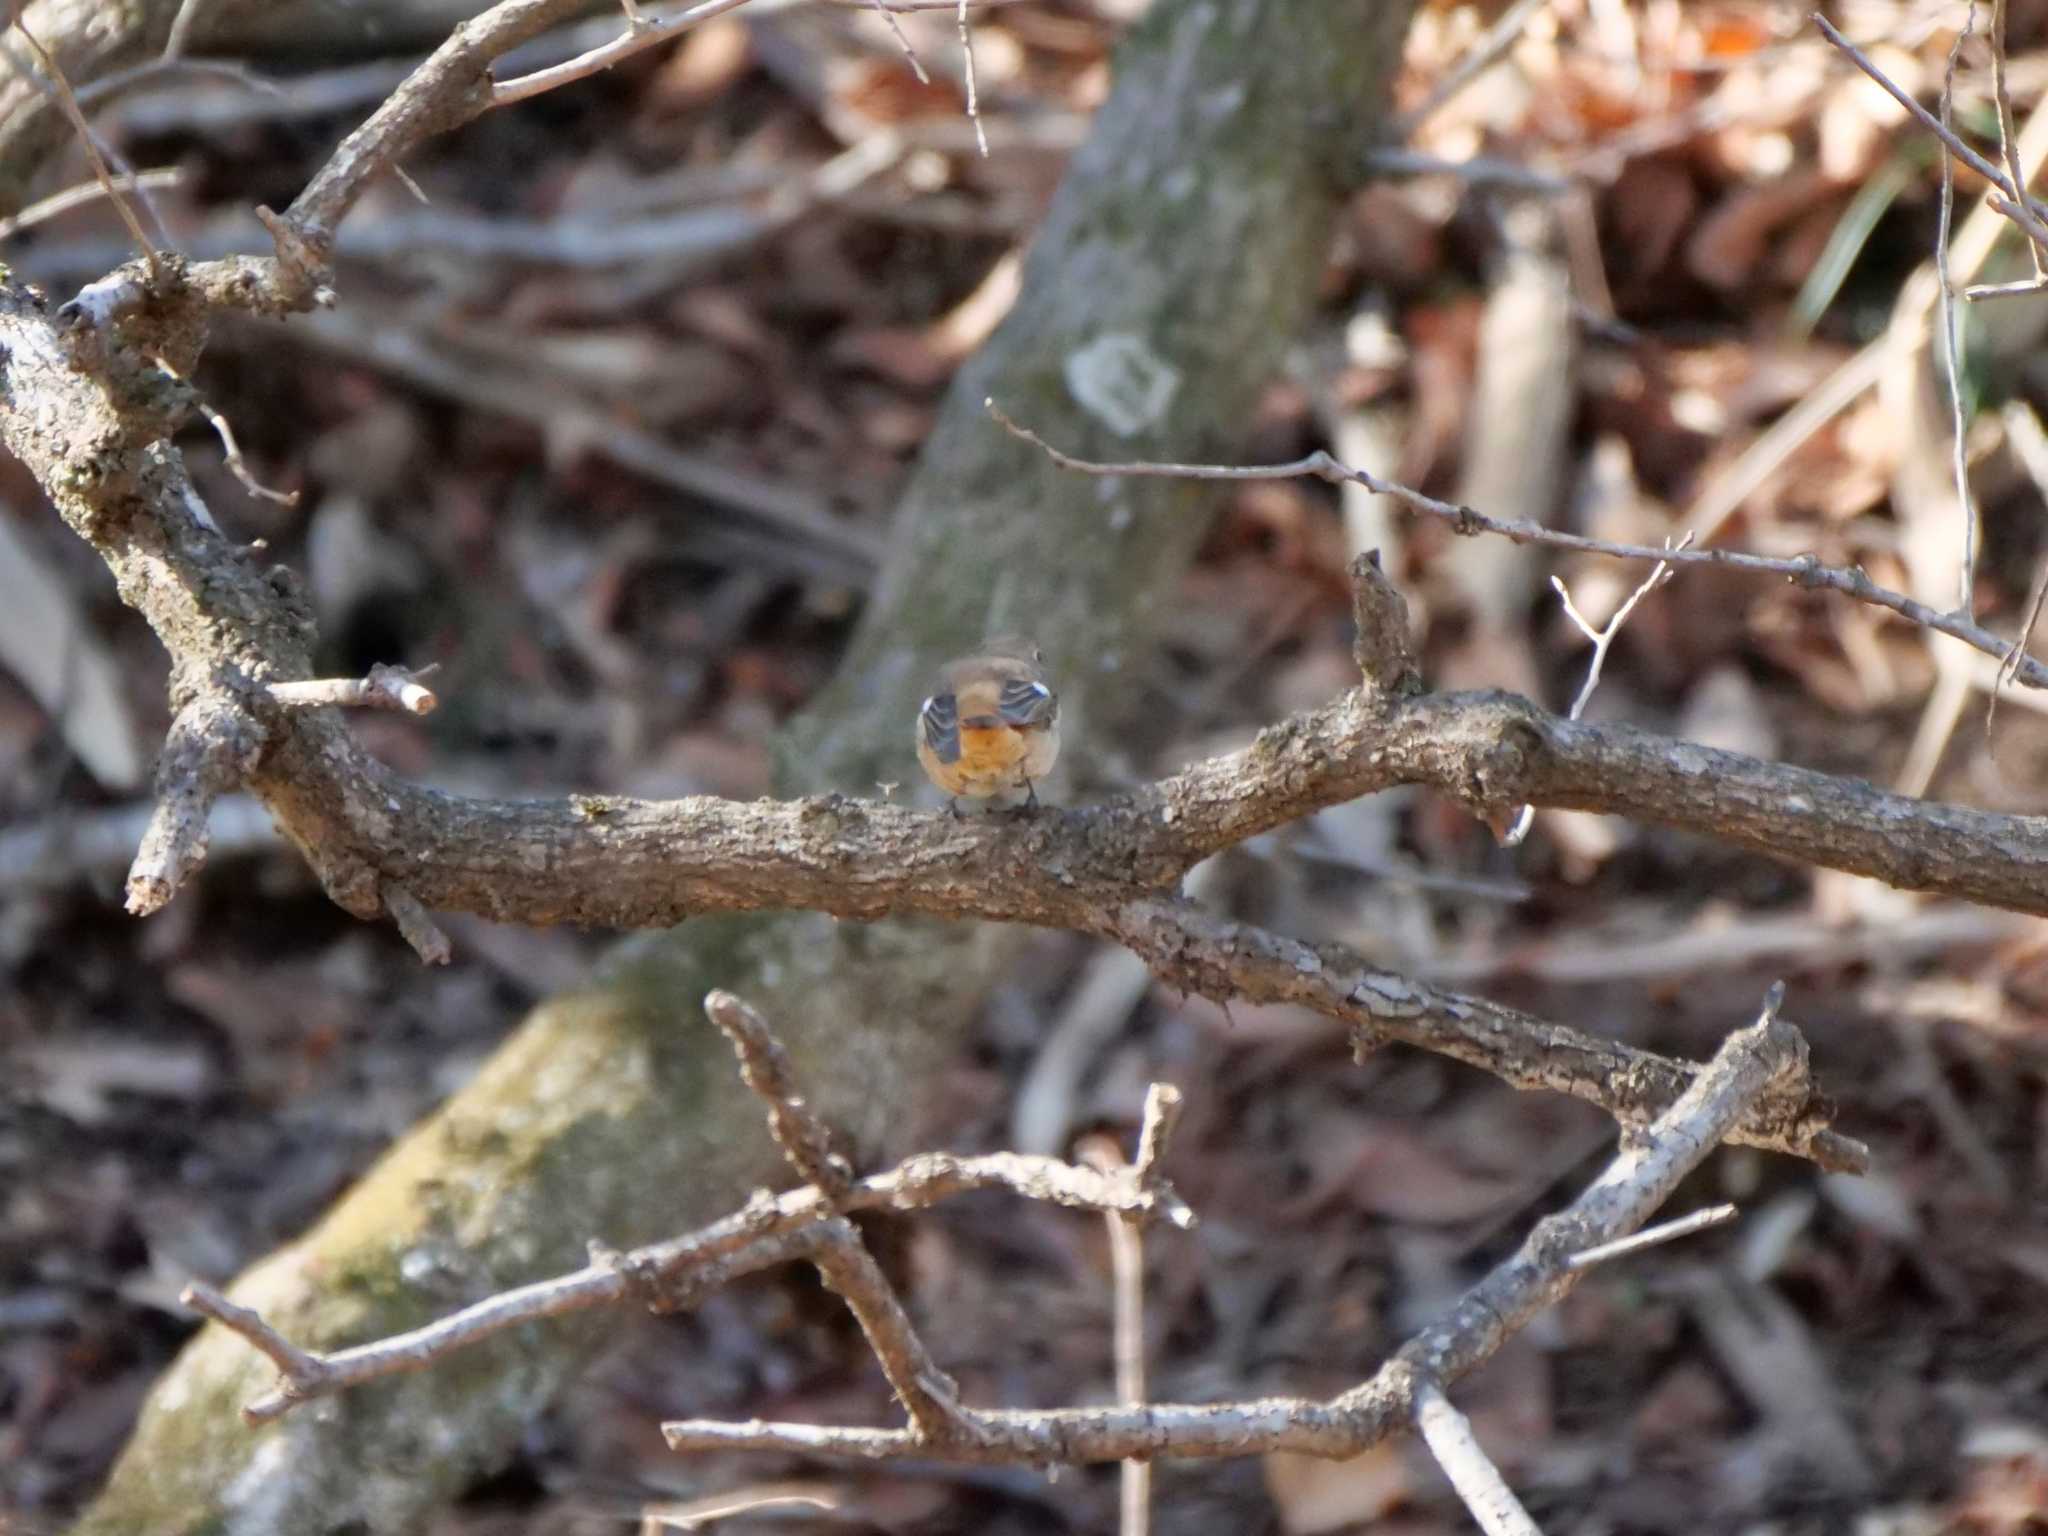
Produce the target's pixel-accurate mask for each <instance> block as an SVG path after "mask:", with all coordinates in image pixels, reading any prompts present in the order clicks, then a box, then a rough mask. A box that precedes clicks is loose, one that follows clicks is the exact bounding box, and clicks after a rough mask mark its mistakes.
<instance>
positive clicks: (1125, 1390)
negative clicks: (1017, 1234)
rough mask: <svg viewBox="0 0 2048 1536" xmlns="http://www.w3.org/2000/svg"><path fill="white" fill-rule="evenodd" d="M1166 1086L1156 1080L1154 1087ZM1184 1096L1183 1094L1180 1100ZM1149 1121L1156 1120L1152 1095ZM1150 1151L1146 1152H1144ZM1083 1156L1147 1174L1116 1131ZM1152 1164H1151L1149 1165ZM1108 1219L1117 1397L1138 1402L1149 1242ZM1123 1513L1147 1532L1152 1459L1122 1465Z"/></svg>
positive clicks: (1135, 1229) (1123, 1529) (1127, 1527)
mask: <svg viewBox="0 0 2048 1536" xmlns="http://www.w3.org/2000/svg"><path fill="white" fill-rule="evenodd" d="M1159 1090H1160V1085H1159V1084H1154V1085H1153V1093H1154V1094H1155V1095H1156V1094H1157V1093H1158V1092H1159ZM1178 1102H1179V1095H1178V1094H1176V1095H1175V1097H1174V1103H1175V1104H1176V1105H1177V1104H1178ZM1145 1108H1146V1121H1147V1124H1148V1126H1149V1125H1150V1124H1151V1122H1152V1120H1153V1103H1152V1099H1151V1098H1148V1099H1147V1101H1146V1106H1145ZM1140 1156H1141V1157H1143V1156H1144V1154H1143V1153H1141V1154H1140ZM1082 1157H1083V1159H1084V1160H1085V1161H1086V1162H1088V1163H1089V1164H1090V1165H1091V1166H1092V1167H1095V1168H1099V1169H1101V1170H1102V1172H1104V1173H1105V1174H1112V1175H1114V1174H1115V1173H1117V1172H1118V1171H1119V1170H1126V1171H1128V1172H1129V1173H1131V1174H1133V1175H1134V1176H1136V1177H1139V1178H1142V1177H1144V1173H1143V1172H1142V1171H1140V1169H1139V1165H1137V1164H1127V1163H1126V1162H1125V1161H1124V1160H1123V1154H1122V1151H1121V1150H1120V1149H1119V1148H1118V1146H1117V1144H1116V1141H1115V1139H1114V1138H1112V1137H1108V1136H1102V1137H1096V1138H1094V1139H1093V1140H1092V1141H1091V1143H1090V1144H1089V1146H1088V1147H1086V1148H1085V1149H1084V1150H1083V1152H1082ZM1147 1166H1149V1164H1148V1165H1147ZM1102 1220H1103V1225H1104V1227H1105V1228H1106V1229H1107V1231H1108V1236H1109V1274H1110V1297H1111V1307H1112V1311H1111V1317H1112V1323H1113V1332H1112V1338H1113V1341H1114V1342H1113V1349H1114V1354H1115V1360H1116V1396H1117V1401H1118V1402H1120V1403H1122V1404H1124V1405H1125V1406H1126V1407H1136V1406H1138V1405H1140V1404H1142V1403H1143V1402H1144V1401H1145V1396H1146V1389H1145V1243H1144V1238H1143V1236H1142V1234H1141V1232H1140V1230H1139V1226H1138V1224H1137V1223H1136V1222H1133V1221H1126V1220H1125V1219H1124V1218H1123V1217H1122V1216H1120V1215H1118V1214H1116V1213H1115V1212H1109V1213H1106V1214H1105V1215H1104V1216H1103V1218H1102ZM1118 1477H1119V1483H1118V1507H1119V1512H1118V1519H1117V1529H1118V1531H1119V1533H1120V1536H1146V1532H1147V1530H1148V1529H1149V1528H1150V1526H1151V1523H1152V1464H1151V1463H1150V1462H1148V1461H1126V1462H1125V1463H1123V1465H1122V1466H1121V1467H1120V1468H1119V1469H1118Z"/></svg>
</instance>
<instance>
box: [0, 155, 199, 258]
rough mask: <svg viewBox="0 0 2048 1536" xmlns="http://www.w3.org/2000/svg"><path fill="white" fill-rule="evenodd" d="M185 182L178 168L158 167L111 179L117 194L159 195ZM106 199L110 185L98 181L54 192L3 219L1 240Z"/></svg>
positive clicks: (1, 220)
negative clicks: (155, 192) (141, 192)
mask: <svg viewBox="0 0 2048 1536" xmlns="http://www.w3.org/2000/svg"><path fill="white" fill-rule="evenodd" d="M184 179H185V173H184V171H183V170H181V169H180V168H179V167H177V166H175V165H166V166H160V167H157V168H156V169H154V170H147V171H136V172H133V173H132V174H123V175H120V176H115V177H113V178H112V186H113V189H114V190H115V191H117V192H130V191H157V192H161V191H164V190H166V189H167V188H170V187H175V186H176V185H177V184H178V183H179V182H181V181H183V180H184ZM106 195H107V184H105V183H102V182H99V181H82V182H80V183H78V185H76V186H73V187H66V188H65V189H64V190H63V191H61V192H52V193H51V194H50V195H49V196H48V197H45V198H39V199H37V200H36V201H35V202H33V203H30V204H29V205H28V206H27V207H26V208H24V209H22V210H21V212H19V213H17V214H15V215H14V216H13V217H12V218H7V219H0V240H6V239H10V238H12V237H13V236H15V235H18V234H20V233H21V232H22V231H23V230H24V229H32V228H34V227H35V226H36V225H38V224H41V223H43V222H45V221H46V220H49V219H54V218H56V217H57V215H59V214H60V213H69V212H70V211H71V210H72V209H73V208H77V207H80V206H82V205H84V204H86V203H90V202H93V201H96V200H97V199H99V198H102V197H105V196H106Z"/></svg>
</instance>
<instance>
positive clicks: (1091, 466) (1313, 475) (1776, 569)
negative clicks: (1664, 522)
mask: <svg viewBox="0 0 2048 1536" xmlns="http://www.w3.org/2000/svg"><path fill="white" fill-rule="evenodd" d="M986 405H987V409H988V412H989V414H990V415H991V416H993V417H994V418H995V419H996V421H997V422H999V423H1000V424H1001V425H1002V427H1003V428H1004V430H1005V431H1007V432H1009V433H1010V434H1011V435H1012V436H1015V437H1018V438H1021V439H1023V440H1024V441H1025V442H1027V443H1030V444H1031V445H1032V446H1034V447H1036V448H1038V449H1039V450H1040V451H1042V452H1043V453H1044V454H1045V455H1046V456H1047V457H1048V458H1050V459H1051V460H1052V461H1053V462H1054V463H1055V464H1058V465H1059V466H1060V467H1061V468H1063V469H1071V470H1074V471H1076V472H1078V473H1080V474H1087V475H1147V476H1157V477H1166V478H1172V479H1183V480H1321V481H1324V482H1325V483H1327V484H1330V485H1341V484H1343V483H1345V482H1346V481H1349V482H1351V483H1353V484H1356V485H1362V486H1364V487H1365V488H1366V489H1367V490H1369V491H1371V492H1373V493H1374V494H1376V495H1380V496H1392V497H1394V498H1395V499H1396V500H1398V501H1400V502H1402V503H1404V504H1405V505H1407V506H1408V507H1410V508H1412V509H1413V510H1415V511H1417V512H1420V513H1422V514H1424V515H1425V516H1428V517H1434V518H1438V519H1441V520H1442V521H1443V522H1446V523H1448V524H1449V525H1450V526H1451V529H1452V531H1453V532H1455V533H1459V534H1482V533H1486V534H1495V535H1498V536H1499V537H1501V538H1505V539H1512V540H1513V541H1514V542H1516V543H1518V544H1544V545H1548V546H1549V547H1551V548H1553V549H1566V550H1573V551H1577V552H1579V553H1582V554H1592V555H1605V556H1607V557H1609V558H1610V559H1615V560H1640V561H1648V562H1650V563H1651V564H1653V565H1654V564H1658V563H1669V564H1671V565H1674V566H1679V565H1718V566H1723V567H1726V568H1728V569H1730V570H1739V571H1754V572H1756V573H1758V574H1760V575H1770V576H1782V577H1784V578H1785V579H1786V580H1788V581H1791V582H1794V583H1796V584H1797V585H1799V586H1802V587H1806V588H1808V589H1812V590H1825V591H1830V592H1840V593H1841V594H1843V595H1844V596H1845V597H1851V598H1854V599H1856V600H1857V601H1858V602H1863V603H1869V604H1871V605H1872V606H1874V607H1878V608H1886V609H1889V610H1891V611H1892V612H1893V613H1896V614H1897V615H1899V617H1901V618H1903V619H1905V620H1907V621H1908V622H1910V623H1913V624H1917V625H1919V626H1921V627H1922V628H1924V629H1931V630H1935V631H1937V632H1939V633H1941V634H1944V635H1950V636H1953V637H1954V638H1955V639H1958V640H1960V641H1962V642H1963V643H1964V644H1965V645H1967V646H1969V647H1971V648H1972V649H1974V650H1979V651H1982V652H1983V653H1984V654H1985V655H1987V656H1993V657H1997V658H1999V659H2001V660H2002V659H2004V657H2005V656H2006V654H2007V652H2008V650H2009V649H2010V647H2009V645H2008V644H2007V642H2006V641H2005V640H2004V639H2003V638H2002V637H2000V636H1998V635H1996V634H1993V633H1992V632H1991V631H1990V630H1988V629H1985V628H1983V627H1982V626H1981V625H1979V624H1977V623H1975V622H1973V621H1972V620H1970V619H1969V618H1967V617H1965V616H1964V615H1961V614H1955V613H1942V612H1939V611H1938V610H1936V609H1933V608H1930V607H1929V606H1928V605H1927V604H1925V603H1921V602H1916V601H1914V600H1913V599H1912V598H1910V597H1908V596H1906V595H1905V594H1904V593H1903V592H1894V591H1892V590H1891V589H1890V588H1888V587H1881V586H1879V585H1878V584H1877V583H1876V582H1874V581H1872V580H1871V579H1870V577H1869V575H1868V574H1867V573H1866V572H1865V571H1864V570H1863V569H1862V568H1861V567H1860V566H1830V565H1822V564H1821V563H1820V561H1819V559H1818V558H1817V557H1815V556H1813V555H1799V556H1796V557H1794V558H1792V559H1780V558H1778V557H1776V556H1772V555H1753V554H1746V553H1743V552H1741V551H1739V550H1727V549H1700V548H1697V547H1694V548H1686V549H1673V548H1661V549H1660V548H1658V547H1657V546H1655V545H1649V544H1616V543H1612V542H1610V541H1608V540H1606V539H1594V538H1588V537H1587V536H1586V535H1584V534H1578V533H1566V532H1564V531H1563V530H1561V529H1556V528H1546V527H1544V526H1543V525H1542V524H1540V523H1532V522H1525V521H1520V520H1508V519H1503V518H1494V517H1488V516H1486V515H1485V514H1484V513H1481V512H1477V511H1475V510H1473V509H1472V508H1471V507H1463V506H1459V505H1457V504H1456V503H1454V502H1448V501H1439V500H1438V499H1437V498H1436V497H1434V496H1426V495H1424V494H1423V493H1422V492H1421V491H1418V490H1414V489H1412V488H1411V487H1409V486H1405V485H1402V484H1400V483H1399V482H1398V481H1394V480H1385V479H1382V478H1381V477H1380V476H1378V475H1375V474H1373V473H1372V472H1371V471H1369V470H1363V469H1354V468H1353V467H1352V466H1351V465H1349V464H1346V463H1343V462H1342V461H1341V460H1338V459H1336V458H1334V457H1332V456H1331V455H1330V454H1328V453H1325V452H1323V451H1321V450H1320V449H1319V450H1317V451H1316V452H1314V453H1311V454H1306V455H1304V456H1303V457H1301V458H1299V459H1292V460H1289V461H1288V462H1287V463H1284V464H1243V465H1238V464H1170V463H1163V462H1160V461H1156V460H1138V461H1133V462H1130V463H1121V464H1117V463H1105V462H1098V461H1095V460H1090V459H1082V458H1076V457H1075V456H1074V455H1073V454H1070V453H1063V452H1062V451H1060V450H1059V449H1057V448H1055V447H1053V446H1052V444H1050V443H1048V442H1047V441H1045V439H1044V438H1042V437H1040V436H1039V435H1038V434H1037V433H1035V432H1033V431H1032V430H1031V429H1030V428H1028V427H1023V426H1019V425H1018V424H1017V423H1016V422H1014V421H1012V420H1011V419H1010V418H1009V417H1008V416H1006V415H1005V414H1004V413H1003V412H1002V411H1001V410H1000V409H999V408H998V407H997V406H996V404H995V402H994V401H992V400H991V401H988V402H986ZM2017 676H2018V677H2019V679H2020V680H2021V681H2023V682H2025V683H2027V684H2028V685H2029V686H2031V687H2035V688H2048V667H2044V666H2042V665H2041V664H2040V663H2039V662H2037V661H2035V660H2034V659H2033V658H2032V657H2027V658H2024V659H2023V660H2022V661H2021V663H2020V668H2019V671H2018V673H2017Z"/></svg>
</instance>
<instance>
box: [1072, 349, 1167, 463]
mask: <svg viewBox="0 0 2048 1536" xmlns="http://www.w3.org/2000/svg"><path fill="white" fill-rule="evenodd" d="M1063 371H1064V373H1065V375H1066V381H1067V390H1068V392H1069V393H1070V394H1072V395H1073V397H1074V400H1075V402H1076V403H1077V404H1078V405H1079V406H1080V407H1081V409H1083V410H1084V411H1086V412H1087V413H1088V414H1089V415H1090V416H1092V417H1094V418H1095V419H1096V420H1097V421H1099V422H1101V423H1102V425H1104V426H1105V427H1107V428H1109V430H1110V431H1112V432H1114V433H1115V434H1116V435H1117V436H1118V437H1135V436H1136V435H1137V434H1138V433H1140V432H1143V431H1145V430H1146V429H1147V428H1149V427H1153V426H1156V425H1158V423H1159V421H1160V420H1161V418H1163V417H1164V416H1165V415H1166V412H1167V408H1168V407H1169V406H1171V405H1172V404H1173V397H1174V396H1175V395H1176V394H1178V393H1179V392H1180V370H1179V369H1178V368H1176V367H1174V366H1173V364H1171V363H1169V362H1167V361H1166V359H1165V358H1163V357H1161V356H1160V355H1159V354H1158V353H1157V352H1154V351H1153V350H1152V348H1151V347H1150V346H1148V345H1147V344H1146V343H1145V340H1144V338H1143V337H1139V336H1133V335H1131V334H1130V333H1129V332H1127V331H1112V332H1110V333H1108V334H1107V335H1103V336H1098V337H1096V338H1095V339H1094V340H1093V341H1091V342H1089V343H1088V344H1087V345H1086V346H1085V347H1082V348H1080V349H1079V350H1078V351H1075V352H1072V353H1069V354H1068V356H1067V362H1066V367H1065V369H1064V370H1063Z"/></svg>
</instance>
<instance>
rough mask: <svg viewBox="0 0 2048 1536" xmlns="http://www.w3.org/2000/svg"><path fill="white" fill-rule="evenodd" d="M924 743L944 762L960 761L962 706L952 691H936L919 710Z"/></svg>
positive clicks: (918, 720) (918, 726) (918, 724)
mask: <svg viewBox="0 0 2048 1536" xmlns="http://www.w3.org/2000/svg"><path fill="white" fill-rule="evenodd" d="M917 728H918V729H919V730H920V731H922V732H924V744H925V745H926V746H927V747H929V748H931V752H932V756H934V757H936V758H937V759H938V760H939V761H940V762H942V763H957V762H959V761H960V706H959V703H958V701H957V700H955V699H954V697H953V695H952V694H951V693H935V694H933V695H932V696H931V697H930V698H928V699H926V700H925V701H924V705H923V707H922V708H920V709H919V710H918V712H917Z"/></svg>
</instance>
